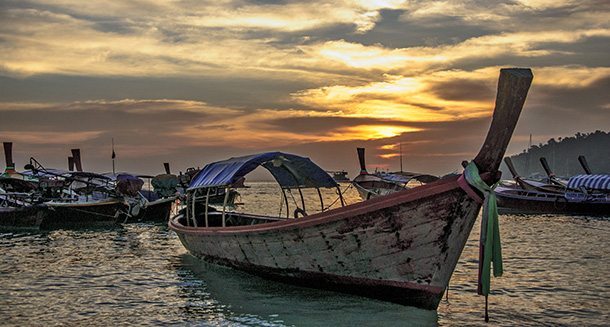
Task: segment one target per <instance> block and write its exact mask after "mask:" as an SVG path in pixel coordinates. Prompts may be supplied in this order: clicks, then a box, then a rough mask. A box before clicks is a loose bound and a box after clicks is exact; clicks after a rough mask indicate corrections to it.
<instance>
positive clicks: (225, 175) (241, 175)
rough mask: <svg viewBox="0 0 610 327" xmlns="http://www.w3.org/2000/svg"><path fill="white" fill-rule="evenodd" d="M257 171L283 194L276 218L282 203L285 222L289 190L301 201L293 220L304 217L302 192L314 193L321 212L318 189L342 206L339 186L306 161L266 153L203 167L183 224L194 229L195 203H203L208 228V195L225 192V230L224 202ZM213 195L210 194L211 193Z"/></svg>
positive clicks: (193, 185)
mask: <svg viewBox="0 0 610 327" xmlns="http://www.w3.org/2000/svg"><path fill="white" fill-rule="evenodd" d="M258 167H263V168H265V169H267V170H268V171H269V172H270V173H271V175H272V176H273V178H274V179H275V181H276V182H277V183H278V185H279V186H280V189H281V190H282V196H283V203H282V204H281V205H280V212H279V214H278V218H280V217H281V215H282V208H283V206H284V203H285V205H286V219H288V218H290V210H289V208H290V204H289V201H288V195H287V194H286V192H287V191H288V193H289V194H290V195H291V197H292V198H293V200H294V196H293V195H292V190H295V189H296V190H298V192H299V195H300V198H301V206H302V208H299V206H298V205H297V204H296V200H295V205H296V209H295V210H294V218H297V217H298V214H301V215H302V216H307V212H306V211H305V198H304V196H303V191H302V190H303V189H316V191H317V193H318V197H319V199H320V207H321V210H322V211H324V210H325V208H324V200H323V197H322V193H321V191H320V189H321V188H336V189H337V194H338V195H339V199H340V200H341V206H345V200H344V198H343V194H342V192H341V188H340V186H339V184H338V183H337V182H336V181H335V180H334V179H333V178H332V177H331V176H330V175H329V174H328V173H327V172H326V171H324V170H323V169H322V168H320V167H319V166H318V165H316V164H315V163H314V162H313V161H311V160H310V159H309V158H306V157H301V156H297V155H294V154H289V153H283V152H266V153H260V154H253V155H249V156H243V157H234V158H230V159H227V160H223V161H218V162H214V163H211V164H208V165H206V166H205V167H204V168H203V169H202V170H201V171H199V173H198V174H197V175H195V177H193V179H192V181H191V183H190V184H189V187H188V189H187V194H186V208H185V214H186V217H185V218H186V222H187V224H189V217H191V219H190V221H192V224H193V226H194V227H198V226H197V225H198V223H197V219H196V202H197V200H200V201H201V200H205V213H204V217H205V227H209V220H208V213H209V211H208V209H209V199H210V196H211V195H217V194H219V191H220V190H221V189H224V195H225V196H224V201H223V205H222V227H226V211H227V210H226V209H227V200H228V198H229V193H230V190H231V189H234V188H243V187H245V186H244V185H243V183H244V180H245V176H246V175H247V174H249V173H250V172H252V171H253V170H255V169H256V168H258ZM212 191H213V192H212Z"/></svg>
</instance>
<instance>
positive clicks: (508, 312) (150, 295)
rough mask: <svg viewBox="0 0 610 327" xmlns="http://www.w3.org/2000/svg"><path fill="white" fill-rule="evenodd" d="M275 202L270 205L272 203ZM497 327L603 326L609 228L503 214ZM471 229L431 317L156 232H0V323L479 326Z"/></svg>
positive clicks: (495, 290)
mask: <svg viewBox="0 0 610 327" xmlns="http://www.w3.org/2000/svg"><path fill="white" fill-rule="evenodd" d="M274 199H275V198H274ZM500 228H501V233H502V238H503V250H504V260H505V262H504V265H505V274H504V276H503V277H501V278H494V279H493V280H492V295H491V297H490V315H491V320H492V324H493V325H494V326H495V325H505V326H513V325H519V326H523V325H605V324H606V323H607V321H608V319H609V316H610V301H609V298H610V280H609V279H608V276H607V274H608V271H610V260H609V259H610V249H609V248H608V247H607V244H608V237H609V236H610V221H609V220H607V219H606V220H604V219H586V218H581V217H569V216H523V217H520V216H501V217H500ZM477 229H478V223H477V224H476V225H475V230H474V231H473V233H472V235H471V236H470V238H469V240H468V242H467V244H466V248H465V249H464V253H463V254H462V256H461V258H460V261H459V263H458V265H457V269H456V271H455V273H454V274H453V277H452V280H451V283H450V289H451V290H450V292H449V302H446V301H444V300H443V301H441V304H440V306H439V309H438V314H437V313H436V312H434V311H425V310H420V309H415V308H409V307H404V306H399V305H395V304H391V303H386V302H381V301H376V300H370V299H365V298H361V297H357V296H352V295H346V294H339V293H334V292H326V291H320V290H313V289H307V288H301V287H295V286H289V285H285V284H281V283H276V282H273V281H268V280H265V279H261V278H258V277H254V276H251V275H249V274H245V273H241V272H238V271H235V270H232V269H228V268H223V267H218V266H215V265H210V264H206V263H204V262H202V261H200V260H198V259H196V258H194V257H192V256H190V255H188V254H187V253H186V250H185V249H184V247H183V246H182V245H181V244H180V242H179V241H178V239H177V237H176V235H175V234H174V233H172V232H171V231H168V230H167V228H166V227H165V226H155V225H148V224H134V225H125V226H123V227H121V228H117V229H111V230H76V231H62V230H59V231H52V232H47V233H0V253H1V255H0V285H2V287H0V321H1V322H2V325H20V326H22V325H26V326H29V325H47V324H49V325H56V324H64V325H84V324H93V325H99V324H104V325H126V324H136V325H180V326H181V325H201V326H209V325H220V326H234V325H236V326H292V325H294V326H320V325H322V326H324V325H330V326H337V325H344V326H354V325H355V326H360V325H363V326H366V325H371V326H379V325H382V326H385V325H387V326H395V325H435V324H436V323H437V321H438V324H439V325H442V326H463V325H469V326H473V325H474V326H476V325H479V326H489V325H488V324H485V323H484V321H483V308H484V301H483V298H482V297H480V296H477V295H476V275H477V256H478V241H477V239H478V230H477Z"/></svg>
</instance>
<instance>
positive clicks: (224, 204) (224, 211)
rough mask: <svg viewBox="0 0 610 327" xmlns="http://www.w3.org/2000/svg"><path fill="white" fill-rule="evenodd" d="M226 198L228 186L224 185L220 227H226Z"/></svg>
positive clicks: (227, 196) (227, 197) (227, 198)
mask: <svg viewBox="0 0 610 327" xmlns="http://www.w3.org/2000/svg"><path fill="white" fill-rule="evenodd" d="M227 200H229V188H228V187H225V200H224V201H223V202H222V227H226V223H225V213H226V211H227V210H226V208H227Z"/></svg>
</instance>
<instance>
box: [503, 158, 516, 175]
mask: <svg viewBox="0 0 610 327" xmlns="http://www.w3.org/2000/svg"><path fill="white" fill-rule="evenodd" d="M504 163H505V164H506V167H508V170H509V171H510V173H511V175H513V178H514V179H515V180H516V179H517V178H518V177H519V174H518V173H517V169H515V166H514V165H513V161H512V160H511V159H510V157H505V158H504Z"/></svg>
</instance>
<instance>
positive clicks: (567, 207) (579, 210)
mask: <svg viewBox="0 0 610 327" xmlns="http://www.w3.org/2000/svg"><path fill="white" fill-rule="evenodd" d="M496 197H497V199H498V211H499V212H500V213H507V214H568V215H587V216H600V217H610V201H608V199H607V198H606V199H602V198H599V199H589V200H584V199H578V200H570V199H567V198H566V197H565V193H550V192H535V191H534V192H532V191H524V190H509V191H503V192H496Z"/></svg>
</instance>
